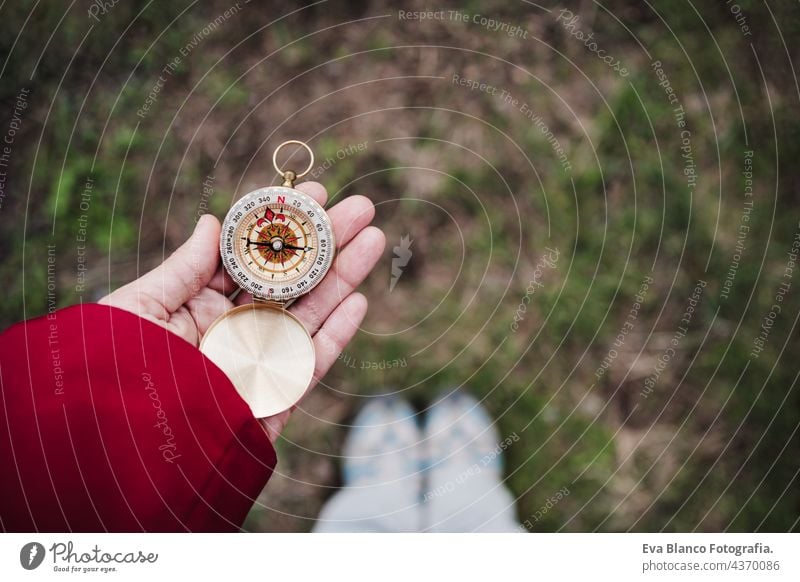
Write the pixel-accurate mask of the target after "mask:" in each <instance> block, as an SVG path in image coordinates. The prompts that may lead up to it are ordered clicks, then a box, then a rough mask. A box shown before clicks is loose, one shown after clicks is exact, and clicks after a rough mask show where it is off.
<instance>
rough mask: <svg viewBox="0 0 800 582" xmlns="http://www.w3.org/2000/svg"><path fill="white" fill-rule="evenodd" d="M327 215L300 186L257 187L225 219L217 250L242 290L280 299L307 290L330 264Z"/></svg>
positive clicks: (331, 254) (330, 245)
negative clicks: (299, 188) (297, 188)
mask: <svg viewBox="0 0 800 582" xmlns="http://www.w3.org/2000/svg"><path fill="white" fill-rule="evenodd" d="M334 248H335V245H334V239H333V230H332V228H331V223H330V219H329V218H328V215H327V214H326V213H325V210H323V208H322V206H320V205H319V204H318V203H317V202H316V201H314V200H313V199H312V198H311V197H309V196H307V195H306V194H303V193H302V192H300V191H299V190H294V189H292V188H286V187H270V188H261V189H259V190H256V191H254V192H250V193H249V194H247V195H246V196H244V197H243V198H242V199H241V200H239V201H238V202H236V204H234V205H233V207H232V208H231V209H230V211H229V212H228V215H227V216H226V217H225V222H224V223H223V225H222V236H221V237H220V252H221V254H222V262H223V264H224V265H225V269H226V270H227V271H228V273H230V275H231V277H233V280H234V281H236V283H237V284H238V285H239V286H240V287H241V288H242V289H244V290H245V291H249V292H250V293H252V294H253V295H254V296H256V297H260V298H262V299H267V300H270V301H278V302H284V301H289V300H291V299H294V298H296V297H299V296H300V295H303V294H304V293H308V292H309V291H310V290H311V289H312V288H313V287H314V286H315V285H316V284H317V283H319V282H320V281H321V280H322V278H323V277H324V276H325V273H327V272H328V269H329V268H330V266H331V263H332V262H333V251H334Z"/></svg>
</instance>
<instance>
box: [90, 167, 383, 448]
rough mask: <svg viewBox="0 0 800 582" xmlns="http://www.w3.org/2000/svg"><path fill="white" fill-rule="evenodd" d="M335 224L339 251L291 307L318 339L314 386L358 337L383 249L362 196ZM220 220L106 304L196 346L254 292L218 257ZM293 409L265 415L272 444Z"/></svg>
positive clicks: (350, 201) (315, 189)
mask: <svg viewBox="0 0 800 582" xmlns="http://www.w3.org/2000/svg"><path fill="white" fill-rule="evenodd" d="M296 188H297V189H298V190H301V191H302V192H305V193H306V194H308V195H309V196H311V197H312V198H314V200H316V201H317V202H319V203H320V205H322V206H324V205H325V202H326V200H327V198H328V194H327V192H326V191H325V188H324V187H323V186H322V185H321V184H318V183H316V182H304V183H303V184H300V185H298V186H297V187H296ZM327 212H328V216H329V217H330V219H331V222H332V223H333V231H334V235H335V238H336V245H337V251H338V252H337V256H336V258H335V259H334V262H333V266H332V267H331V270H330V271H329V272H328V274H327V275H326V276H325V278H324V279H323V280H322V282H321V283H319V284H318V285H317V286H316V287H314V289H312V290H311V292H310V293H308V294H306V295H304V296H303V297H301V298H300V299H298V300H297V301H296V302H295V303H294V304H293V305H292V306H291V307H290V309H289V310H290V311H291V312H292V313H294V315H296V316H297V317H298V318H299V319H300V321H302V322H303V325H304V326H305V327H306V329H307V330H308V332H309V333H310V334H311V336H312V337H313V339H314V348H315V350H316V356H317V361H316V366H315V368H314V376H313V379H312V381H311V386H310V387H309V390H310V389H311V388H313V387H314V386H315V385H316V384H317V382H318V381H319V380H320V378H322V377H323V376H324V375H325V373H326V372H327V371H328V369H329V368H330V367H331V366H332V365H333V363H334V362H335V361H336V359H337V358H338V357H339V354H340V353H341V352H342V350H343V349H344V347H345V346H346V345H347V343H348V342H349V341H350V339H351V338H352V337H353V335H354V334H355V332H356V331H357V330H358V326H359V325H360V324H361V320H362V319H363V318H364V315H365V314H366V311H367V300H366V298H365V297H364V296H363V295H361V294H360V293H355V292H354V289H355V288H356V287H357V286H358V285H360V284H361V282H362V281H363V280H364V279H365V278H366V276H367V275H368V274H369V273H370V271H371V270H372V268H373V267H374V266H375V263H377V261H378V259H379V258H380V256H381V254H382V253H383V249H384V246H385V238H384V235H383V233H382V232H381V231H380V230H379V229H378V228H375V227H372V226H368V225H369V223H370V222H371V221H372V218H373V217H374V215H375V207H374V206H373V205H372V202H370V201H369V200H368V199H367V198H365V197H363V196H351V197H349V198H345V199H344V200H342V201H341V202H339V203H338V204H336V205H334V206H333V207H332V208H331V209H330V210H328V211H327ZM220 229H221V226H220V223H219V220H217V218H216V217H214V216H212V215H209V214H206V215H204V216H202V217H201V218H200V220H199V221H198V222H197V226H196V227H195V230H194V233H192V236H191V237H190V238H189V240H187V241H186V242H185V243H184V244H183V245H182V246H181V247H180V248H178V250H176V251H175V252H174V253H173V254H172V255H171V256H170V257H169V258H167V259H166V260H165V261H164V262H163V263H162V264H161V265H160V266H158V267H156V268H155V269H153V270H152V271H150V272H149V273H146V274H145V275H143V276H142V277H140V278H138V279H136V280H135V281H132V282H131V283H128V284H127V285H124V286H123V287H120V288H119V289H117V290H116V291H114V292H113V293H110V294H109V295H106V296H105V297H103V298H102V299H101V300H100V303H102V304H106V305H111V306H114V307H119V308H120V309H125V310H126V311H131V312H133V313H135V314H137V315H138V316H140V317H142V318H144V319H148V320H150V321H153V322H155V323H157V324H159V325H161V326H163V327H165V328H166V329H168V330H169V331H171V332H173V333H174V334H176V335H178V336H180V337H182V338H183V339H185V340H186V341H188V342H189V343H191V344H193V345H194V346H199V344H200V340H201V339H202V337H203V334H205V333H206V331H207V330H208V328H209V327H210V326H211V324H212V323H213V322H214V321H215V320H216V319H217V318H218V317H219V316H220V315H222V314H223V313H225V312H226V311H228V310H229V309H232V308H233V307H234V306H235V305H242V304H244V303H249V302H251V301H252V300H253V297H252V296H251V295H250V294H249V293H240V294H239V295H238V296H237V297H236V299H235V301H233V302H232V301H231V300H229V299H228V295H230V294H231V293H232V292H233V291H235V290H236V289H237V286H236V284H235V283H234V282H233V280H232V279H231V278H230V276H229V275H228V273H227V271H225V269H224V268H223V267H222V264H221V261H220V255H219V237H220ZM290 413H291V410H287V411H285V412H281V413H279V414H276V415H274V416H270V417H267V418H263V419H260V421H261V424H262V426H264V429H265V430H266V431H267V435H268V436H269V438H270V440H271V441H273V442H274V441H275V440H276V439H277V437H278V436H279V435H280V433H281V430H283V427H284V426H285V425H286V422H287V420H288V418H289V415H290Z"/></svg>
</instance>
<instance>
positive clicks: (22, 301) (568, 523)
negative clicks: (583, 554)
mask: <svg viewBox="0 0 800 582" xmlns="http://www.w3.org/2000/svg"><path fill="white" fill-rule="evenodd" d="M699 4H700V3H694V5H692V4H689V3H685V2H679V1H675V2H655V3H653V5H652V6H651V7H648V5H647V4H642V3H639V2H607V3H592V2H582V3H580V6H579V7H578V6H569V7H566V8H568V9H569V10H570V11H571V12H573V13H574V14H573V16H578V20H577V21H574V20H572V21H571V19H570V18H567V15H566V13H562V12H561V10H562V6H560V5H552V4H548V7H549V8H536V7H535V6H533V5H531V4H527V3H519V4H515V3H511V4H509V3H507V2H489V3H486V2H480V3H479V2H466V3H460V4H458V5H456V4H454V3H453V4H449V5H443V6H441V8H437V10H445V17H444V18H443V19H435V20H426V21H422V22H420V21H418V20H408V19H403V18H401V17H400V15H399V14H398V7H397V6H395V5H393V4H391V3H388V2H346V3H345V2H322V3H318V4H315V5H313V6H310V7H308V8H305V9H302V10H299V11H298V12H292V10H294V8H288V7H287V8H282V9H281V10H283V11H279V10H278V9H277V8H267V7H264V6H261V5H255V3H254V4H249V3H244V2H242V3H240V4H238V5H237V4H230V3H228V2H224V1H214V2H205V3H203V4H202V6H200V4H199V3H193V2H186V1H185V0H182V1H179V2H170V3H168V4H166V3H162V4H160V5H158V6H156V5H155V4H153V5H148V4H147V3H145V2H125V3H119V4H117V5H115V6H114V7H113V8H110V9H109V10H108V12H107V13H106V14H96V16H97V19H96V20H95V19H93V18H92V17H90V16H89V14H87V12H86V10H87V9H88V5H87V6H85V7H83V8H77V7H76V8H73V10H72V11H70V12H68V13H67V14H66V15H65V14H64V13H62V12H61V8H59V7H56V6H55V5H40V6H37V8H36V9H35V11H34V13H33V16H32V17H30V18H28V16H29V11H30V7H29V6H28V3H17V4H14V5H5V6H4V7H3V8H2V10H1V12H2V16H3V17H2V19H0V21H2V24H0V26H2V27H3V34H2V35H0V43H2V45H3V51H2V54H3V55H8V56H9V58H8V60H7V62H6V64H5V67H4V69H3V71H2V84H0V98H2V101H3V109H2V110H3V112H4V115H5V121H4V123H3V131H5V129H6V128H8V127H9V123H11V120H12V116H13V110H14V103H15V100H16V98H17V96H18V95H19V92H20V90H21V89H23V88H28V89H30V91H31V95H30V98H29V106H28V107H27V109H25V111H24V113H23V115H22V120H21V129H20V130H19V131H18V132H17V133H16V135H15V138H14V143H13V147H12V151H11V155H10V170H11V171H9V178H8V181H7V183H6V188H5V193H6V196H5V198H3V201H2V207H0V220H2V224H3V230H2V248H1V249H0V253H1V254H2V256H1V257H0V258H2V262H1V263H0V269H2V277H3V279H4V280H5V281H6V300H5V301H4V302H2V304H0V317H2V320H3V323H4V324H9V323H11V322H12V321H15V320H18V319H21V318H23V317H30V316H34V315H37V314H41V313H43V312H44V311H45V309H46V308H47V302H48V293H47V284H48V279H47V268H46V261H45V260H43V256H44V255H43V253H44V252H45V251H44V250H43V249H46V247H47V245H54V248H55V257H56V260H55V268H56V270H55V273H56V281H55V282H56V287H55V288H56V295H55V298H56V301H57V302H58V304H59V305H66V304H70V303H73V302H75V301H78V300H83V301H91V300H93V299H96V298H97V297H99V296H101V295H103V294H104V293H105V292H107V291H108V289H109V288H113V287H115V286H117V285H119V284H121V283H123V282H125V281H128V280H130V279H131V278H133V277H135V276H136V275H137V273H140V272H142V271H144V270H146V269H148V268H150V267H152V266H154V265H156V264H158V263H159V262H160V261H161V260H162V257H163V256H164V254H165V253H169V252H170V251H171V250H172V249H173V248H174V247H176V246H177V245H178V244H179V243H180V242H182V241H183V240H184V239H185V238H186V236H187V235H188V233H189V232H190V231H191V229H192V227H193V224H194V221H195V219H196V216H197V214H198V212H202V211H205V210H206V209H207V210H208V211H210V212H213V213H215V214H216V215H217V216H219V217H222V216H224V214H225V212H226V210H227V208H228V207H229V206H230V203H231V202H232V200H234V199H235V198H236V197H237V196H239V195H241V194H243V193H245V192H247V191H250V190H252V189H253V188H255V187H256V186H259V185H263V184H264V183H267V182H270V181H271V180H273V175H272V171H271V161H270V155H271V148H272V147H274V145H275V144H277V143H279V142H280V141H283V140H284V139H291V138H297V139H304V140H307V141H309V142H310V143H311V144H312V145H313V147H314V149H315V150H316V152H317V155H318V159H319V162H318V168H317V171H316V174H317V176H318V178H317V179H318V180H319V181H320V182H322V183H323V184H325V185H326V186H327V188H328V190H329V192H330V195H331V199H332V200H333V201H335V200H337V199H341V198H343V197H346V196H348V195H351V194H355V193H359V194H364V195H367V196H369V197H370V198H371V199H372V200H373V201H374V202H375V203H376V205H377V207H378V214H377V219H376V223H377V224H378V225H379V226H381V227H382V228H383V229H384V230H385V231H386V233H387V238H388V241H389V244H388V245H387V246H388V248H387V252H386V254H385V257H384V259H383V261H382V263H381V264H380V265H379V267H378V269H377V270H376V271H375V273H374V274H373V275H372V276H371V278H370V279H369V280H368V282H367V284H366V285H365V289H364V292H365V293H366V294H367V295H368V297H369V299H370V301H371V305H372V309H371V311H370V314H369V315H368V317H367V320H366V321H365V323H364V325H363V330H362V332H361V333H360V334H359V336H358V337H357V338H356V340H355V341H354V342H353V343H352V344H351V346H349V347H348V349H347V352H346V355H345V356H344V357H343V358H342V361H341V362H339V364H338V365H337V366H336V367H335V368H334V370H333V371H332V372H331V374H330V375H329V377H328V378H327V379H326V382H325V386H322V387H320V389H318V390H317V391H316V392H315V393H314V395H313V396H312V397H310V398H309V399H308V401H307V402H306V404H305V408H304V411H303V412H300V413H299V414H297V417H296V418H295V419H294V420H293V422H292V423H291V425H290V427H289V428H288V430H287V432H286V435H285V436H286V439H285V440H284V441H283V442H281V443H280V445H279V448H280V458H281V464H280V467H279V470H280V474H279V475H276V476H275V477H274V478H273V480H272V481H270V484H269V485H268V487H267V490H266V491H265V492H264V494H263V495H262V499H261V501H262V505H261V506H260V507H257V508H256V509H255V510H254V511H253V513H252V514H251V517H250V519H249V521H248V527H249V528H251V529H257V530H268V531H276V530H278V531H303V530H308V529H309V528H310V527H311V524H312V523H313V518H314V517H315V516H316V514H317V512H318V510H319V507H320V506H321V504H322V503H323V502H324V500H325V499H326V498H327V497H328V496H329V495H330V494H331V493H332V491H333V490H334V488H335V487H336V485H337V483H338V476H337V475H338V461H337V457H336V455H337V454H338V453H339V451H340V448H341V443H342V440H343V438H344V435H345V427H346V424H347V422H348V420H349V419H350V418H352V415H353V414H354V413H355V411H357V409H358V407H359V406H360V405H361V403H362V402H363V401H364V400H365V398H368V397H369V396H371V395H374V394H378V393H382V392H386V391H403V393H404V394H405V395H407V396H408V397H409V398H410V399H412V400H413V402H414V403H415V404H416V405H417V406H419V407H420V409H424V407H425V406H426V405H427V404H428V403H429V402H430V400H431V398H432V397H433V396H434V395H435V394H437V393H438V392H439V391H440V390H443V389H448V388H451V387H455V386H464V387H465V389H467V390H469V391H471V392H472V393H474V394H475V395H476V396H478V397H480V398H483V399H484V403H485V405H486V406H487V407H488V408H489V410H490V412H491V413H492V415H493V416H494V417H495V418H496V419H497V421H498V426H499V430H500V432H501V434H502V435H503V436H508V435H511V434H514V433H516V434H517V435H519V437H520V440H519V441H518V442H516V443H515V444H514V445H513V446H512V447H511V448H510V449H509V450H508V451H507V458H506V461H507V471H506V472H507V476H508V485H509V486H510V488H511V489H512V490H513V492H514V493H515V495H516V496H518V513H519V518H520V520H521V521H524V520H526V519H527V520H529V521H530V522H531V529H533V530H536V531H552V530H569V531H585V530H594V529H598V530H614V531H616V530H627V529H634V530H661V529H665V530H670V531H671V530H686V529H695V528H696V529H698V530H720V529H726V528H727V529H732V530H751V529H764V530H788V529H797V518H798V515H800V493H798V488H797V486H796V477H797V473H798V470H800V462H798V459H797V455H796V451H797V449H798V444H800V442H799V441H800V439H798V437H797V432H796V429H797V426H798V420H800V397H798V390H797V388H796V386H795V383H796V377H797V373H798V364H797V361H796V358H792V356H793V355H794V354H795V353H797V349H798V343H799V342H798V337H797V327H796V321H797V316H798V313H800V310H798V307H799V306H800V300H799V299H798V290H797V286H798V284H799V283H798V281H797V278H798V273H797V271H796V270H795V271H793V278H792V277H788V278H787V277H786V273H787V265H788V266H791V262H790V260H789V257H788V255H787V253H788V252H790V250H791V245H792V241H793V239H794V237H795V236H796V234H797V233H798V212H797V208H798V183H799V179H800V173H798V169H797V164H796V159H797V157H798V153H800V152H798V149H800V145H798V144H800V140H798V137H800V120H798V116H797V115H796V112H797V99H798V97H799V96H800V92H799V91H798V88H797V84H796V80H795V78H794V68H793V62H794V61H793V59H796V57H797V50H796V47H797V46H800V45H799V44H798V41H800V18H798V16H800V11H798V9H797V5H796V4H795V3H790V2H771V3H770V4H769V7H766V6H765V5H763V4H761V3H758V2H754V1H749V0H748V1H741V2H739V4H738V6H739V7H741V9H742V12H741V14H743V15H744V16H745V21H744V22H746V25H747V26H748V27H749V28H748V31H749V32H750V34H746V32H748V31H744V30H743V29H742V28H741V27H740V25H741V24H742V22H743V21H742V20H741V17H740V19H739V21H737V19H736V14H734V13H732V12H731V11H730V8H729V7H727V6H726V5H724V4H721V5H719V6H716V5H712V4H709V5H707V6H706V5H702V6H701V5H699ZM427 7H428V5H427V4H425V3H423V2H409V3H408V4H407V6H405V7H404V8H403V9H404V10H424V9H426V8H427ZM297 8H298V9H299V8H300V5H298V6H297ZM226 10H227V11H228V13H227V15H226ZM449 10H454V11H459V14H460V15H462V16H463V15H467V22H464V21H463V20H461V19H459V18H457V17H455V16H451V13H450V12H447V11H449ZM698 11H699V12H698ZM476 16H478V18H477V22H476V21H475V20H473V19H475V17H476ZM480 16H485V17H487V18H492V19H494V20H496V21H497V22H500V23H507V24H508V25H509V27H510V26H518V27H520V29H519V30H520V31H521V32H518V33H515V34H514V35H509V34H507V33H508V32H509V31H510V29H509V27H506V28H503V29H500V28H498V29H497V30H492V27H491V25H489V24H487V25H484V24H482V23H481V20H480ZM570 21H571V22H572V23H573V25H574V26H573V27H572V28H569V27H568V26H566V24H567V23H569V22H570ZM778 25H779V26H778ZM575 30H580V31H582V32H583V33H584V34H588V33H589V32H594V39H595V41H596V43H597V46H596V47H595V49H596V50H604V51H605V53H603V54H605V55H607V56H610V57H613V59H612V60H613V61H619V63H620V66H621V67H624V68H625V70H626V72H627V74H626V75H622V74H620V71H619V70H614V68H613V66H610V65H609V64H607V63H606V62H604V61H603V60H601V59H600V58H599V57H598V55H597V54H596V53H595V52H593V51H594V50H595V49H592V48H591V47H590V46H589V45H588V44H587V43H586V42H584V41H581V40H580V38H578V37H576V36H575ZM523 33H524V34H523ZM786 47H788V48H786ZM12 49H13V50H12ZM176 57H179V61H180V62H176V61H175V59H176ZM654 62H658V63H659V64H658V65H655V66H654ZM170 63H172V64H173V66H172V67H170V68H169V69H168V70H167V71H165V67H167V65H168V64H170ZM618 69H619V67H618ZM662 72H663V73H662ZM454 75H458V78H459V79H468V80H472V81H476V82H477V83H478V85H479V84H481V83H484V84H486V87H484V88H483V89H481V87H480V86H477V87H476V88H474V89H473V88H470V86H468V85H467V84H466V81H465V82H464V83H461V84H460V83H459V82H458V79H456V82H454ZM160 78H161V79H160ZM489 87H494V88H496V91H494V94H492V89H490V88H489ZM667 87H669V88H671V90H672V91H674V95H675V97H674V99H676V101H673V102H672V103H671V102H670V100H669V99H670V96H669V93H668V92H667ZM515 100H516V101H515ZM678 107H680V108H681V109H682V113H678V114H676V108H678ZM145 108H146V110H145ZM137 112H138V113H137ZM681 123H683V124H684V125H681ZM687 132H688V133H687ZM359 144H362V146H361V147H359ZM681 148H684V149H681ZM750 151H752V152H753V154H752V158H751V160H752V168H751V167H750V165H749V162H748V161H746V158H747V159H750V158H749V154H748V153H747V152H750ZM325 160H328V161H327V162H326V161H325ZM746 164H748V165H746ZM745 170H748V171H752V196H747V195H745V190H746V188H747V187H749V186H750V184H749V183H748V181H747V180H748V178H747V177H746V176H745V175H743V171H745ZM204 181H205V182H207V183H209V184H212V183H213V188H211V189H206V191H205V193H204V190H203V182H204ZM87 182H88V185H87ZM748 192H749V191H748ZM750 203H752V205H751V206H750ZM404 236H408V237H409V238H410V239H411V240H412V241H413V242H412V243H411V250H412V253H413V255H412V257H411V259H410V261H409V263H408V265H407V266H406V267H405V269H404V270H403V272H402V275H401V277H400V278H399V280H398V281H397V283H396V286H395V287H394V288H393V289H392V288H391V287H390V280H391V265H392V257H393V247H394V246H396V245H400V241H401V239H402V237H404ZM83 238H85V239H86V240H85V241H84V240H82V239H83ZM737 244H738V245H739V250H740V251H741V252H737ZM547 249H550V250H547ZM84 252H85V254H83V253H84ZM556 257H557V258H556ZM731 272H733V275H732V276H731V275H730V273H731ZM790 274H792V273H790ZM532 282H534V283H533V284H532ZM643 282H646V283H647V289H644V287H643V285H642V284H643ZM782 283H789V284H790V288H789V289H788V292H787V293H786V294H785V295H783V294H782V293H781V287H780V285H781V284H782ZM698 285H699V288H698ZM696 289H699V290H698V291H697V292H696V291H695V290H696ZM637 295H639V297H638V299H637ZM778 295H780V297H781V301H778V300H777V299H776V297H777V296H778ZM775 304H779V305H780V313H778V314H775V317H774V318H771V317H770V313H771V312H774V309H773V307H772V306H773V305H775ZM520 306H522V307H520ZM689 308H691V310H692V311H691V315H690V316H689V318H688V320H687V311H688V310H689ZM523 310H524V311H523ZM632 310H633V311H632ZM632 312H633V313H635V316H632V315H631V314H632ZM765 318H767V319H768V320H769V321H767V325H768V326H769V333H768V335H767V337H766V340H765V342H764V347H763V350H762V351H761V352H760V353H759V354H758V356H757V357H756V356H754V355H753V348H754V345H755V344H754V341H755V340H757V339H758V338H759V334H761V333H762V330H763V326H764V325H765V323H764V322H765ZM620 334H622V335H620ZM604 358H605V359H606V363H607V364H608V365H607V367H606V368H603V367H602V364H603V360H604ZM393 362H396V364H395V365H393V364H392V363H393ZM660 362H661V363H660ZM563 487H567V488H568V489H569V491H570V495H568V496H566V497H565V498H564V499H563V500H561V501H560V502H559V503H558V504H557V505H556V506H555V507H554V508H553V509H551V510H549V511H548V512H546V514H545V515H543V516H542V517H541V519H539V520H538V521H535V522H534V520H533V519H532V517H531V516H533V515H535V514H536V513H537V512H538V511H539V510H540V509H541V508H542V507H543V506H544V505H545V503H546V502H547V500H548V498H550V497H551V496H553V495H554V494H555V493H556V492H557V491H558V490H560V489H561V488H563Z"/></svg>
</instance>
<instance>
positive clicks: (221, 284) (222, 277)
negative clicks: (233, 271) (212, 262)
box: [208, 263, 239, 296]
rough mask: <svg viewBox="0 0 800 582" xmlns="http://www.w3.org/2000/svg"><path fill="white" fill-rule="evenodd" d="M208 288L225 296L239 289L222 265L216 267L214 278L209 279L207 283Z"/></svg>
mask: <svg viewBox="0 0 800 582" xmlns="http://www.w3.org/2000/svg"><path fill="white" fill-rule="evenodd" d="M208 287H209V289H212V290H213V291H216V292H217V293H221V294H223V295H225V296H228V295H230V294H231V293H233V292H234V291H236V290H237V289H238V288H239V286H238V285H237V284H236V283H235V282H234V280H233V278H232V277H231V276H230V273H228V271H227V270H226V269H225V267H223V266H222V263H220V265H219V267H217V271H216V272H215V273H214V276H213V277H211V281H209V282H208Z"/></svg>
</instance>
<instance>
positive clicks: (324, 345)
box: [260, 293, 367, 443]
mask: <svg viewBox="0 0 800 582" xmlns="http://www.w3.org/2000/svg"><path fill="white" fill-rule="evenodd" d="M366 313H367V298H366V297H364V296H363V295H361V294H360V293H353V294H352V295H350V296H349V297H347V298H346V299H345V300H344V301H342V304H341V305H339V307H338V308H337V309H336V311H334V312H333V313H332V314H331V316H330V317H329V318H328V320H327V321H326V322H325V325H323V326H322V329H320V330H319V332H318V333H317V335H315V336H314V350H315V352H316V357H317V359H316V364H315V366H314V376H313V379H312V380H311V385H310V386H309V388H308V390H307V391H306V393H305V395H304V396H303V398H305V396H307V395H308V393H309V392H311V390H313V389H314V387H315V386H316V385H317V383H318V382H319V380H320V378H322V377H323V376H325V374H327V373H328V370H330V367H331V366H332V365H333V364H334V362H336V360H337V359H338V358H339V354H341V353H342V350H343V349H344V347H345V346H346V345H347V344H348V342H349V341H350V340H351V339H352V338H353V336H354V335H355V333H356V331H358V327H359V326H360V325H361V322H362V321H363V320H364V315H366ZM295 408H297V405H295V406H293V407H292V408H291V409H289V410H284V411H283V412H279V413H278V414H275V415H273V416H268V417H267V418H262V419H260V422H261V426H263V427H264V430H265V431H266V433H267V436H268V437H269V440H270V441H271V442H273V443H274V442H275V441H276V440H278V437H279V436H280V434H281V432H283V428H284V427H285V426H286V423H287V422H288V420H289V416H290V415H291V413H292V411H293V410H294V409H295Z"/></svg>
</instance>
